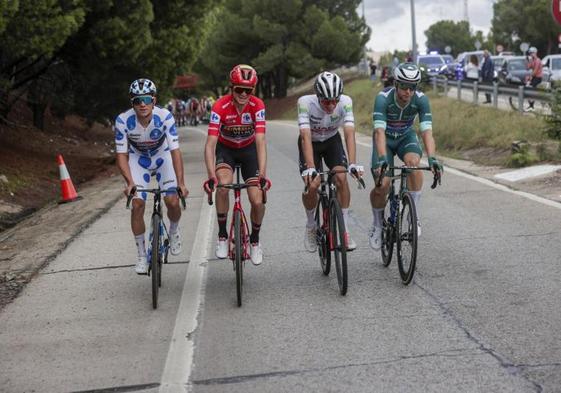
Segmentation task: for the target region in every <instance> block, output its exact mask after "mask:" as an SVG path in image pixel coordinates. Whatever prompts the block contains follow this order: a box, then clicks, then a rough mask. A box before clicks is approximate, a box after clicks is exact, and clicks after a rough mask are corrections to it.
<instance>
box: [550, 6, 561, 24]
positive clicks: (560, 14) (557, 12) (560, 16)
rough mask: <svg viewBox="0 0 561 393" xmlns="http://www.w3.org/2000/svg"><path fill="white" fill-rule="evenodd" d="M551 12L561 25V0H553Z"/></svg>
mask: <svg viewBox="0 0 561 393" xmlns="http://www.w3.org/2000/svg"><path fill="white" fill-rule="evenodd" d="M551 14H552V15H553V19H555V22H557V23H558V24H560V25H561V0H552V1H551Z"/></svg>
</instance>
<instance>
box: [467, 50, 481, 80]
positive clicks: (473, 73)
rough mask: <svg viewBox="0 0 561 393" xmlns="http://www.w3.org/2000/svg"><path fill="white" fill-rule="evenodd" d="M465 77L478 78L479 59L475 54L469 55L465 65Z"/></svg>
mask: <svg viewBox="0 0 561 393" xmlns="http://www.w3.org/2000/svg"><path fill="white" fill-rule="evenodd" d="M466 78H468V79H476V80H477V79H479V59H478V58H477V56H476V55H471V56H470V57H469V61H468V63H467V65H466Z"/></svg>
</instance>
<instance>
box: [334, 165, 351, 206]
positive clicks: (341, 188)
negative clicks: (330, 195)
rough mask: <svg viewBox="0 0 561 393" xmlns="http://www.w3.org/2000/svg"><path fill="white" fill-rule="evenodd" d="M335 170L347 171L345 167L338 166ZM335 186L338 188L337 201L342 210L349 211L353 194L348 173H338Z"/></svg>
mask: <svg viewBox="0 0 561 393" xmlns="http://www.w3.org/2000/svg"><path fill="white" fill-rule="evenodd" d="M333 169H334V170H336V171H339V170H345V167H342V166H336V167H333ZM335 186H336V187H337V199H338V200H339V204H340V205H341V209H347V208H348V207H349V205H350V204H351V192H350V190H349V182H348V180H347V173H346V172H342V173H337V174H336V175H335Z"/></svg>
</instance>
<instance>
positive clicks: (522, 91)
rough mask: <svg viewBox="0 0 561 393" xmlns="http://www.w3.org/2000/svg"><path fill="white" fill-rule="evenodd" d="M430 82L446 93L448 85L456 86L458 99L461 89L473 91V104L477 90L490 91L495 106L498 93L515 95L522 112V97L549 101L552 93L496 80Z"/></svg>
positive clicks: (434, 88)
mask: <svg viewBox="0 0 561 393" xmlns="http://www.w3.org/2000/svg"><path fill="white" fill-rule="evenodd" d="M430 84H431V85H432V88H433V91H434V92H437V91H438V89H439V87H442V89H443V90H444V93H445V94H446V95H447V94H448V91H449V89H450V87H455V88H457V92H458V100H461V99H462V96H461V94H462V90H467V89H471V90H472V92H473V104H474V105H478V104H479V102H478V101H479V100H478V98H479V92H484V93H491V96H492V101H491V102H492V104H493V106H494V107H495V108H497V107H498V105H499V95H501V96H507V97H509V99H512V97H516V99H517V105H516V108H517V110H518V111H519V112H524V99H534V100H536V101H545V102H548V103H549V102H551V99H552V94H551V92H547V91H544V90H541V89H536V88H534V87H528V86H524V85H520V86H518V87H510V86H504V85H499V84H498V83H497V82H493V83H492V84H489V83H480V82H478V81H466V80H456V81H451V80H448V79H444V78H435V77H432V78H431V79H430Z"/></svg>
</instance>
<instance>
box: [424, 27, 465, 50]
mask: <svg viewBox="0 0 561 393" xmlns="http://www.w3.org/2000/svg"><path fill="white" fill-rule="evenodd" d="M425 35H426V36H427V42H426V45H427V48H428V49H429V50H437V51H438V52H439V53H444V48H446V47H447V46H450V48H452V55H453V56H457V55H458V54H459V53H461V52H465V51H469V50H473V49H474V45H473V43H474V42H475V39H474V37H473V36H472V35H471V32H470V29H469V23H468V22H466V21H459V22H454V21H451V20H441V21H438V22H436V23H434V24H432V25H431V26H430V27H429V28H428V29H427V30H426V31H425Z"/></svg>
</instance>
